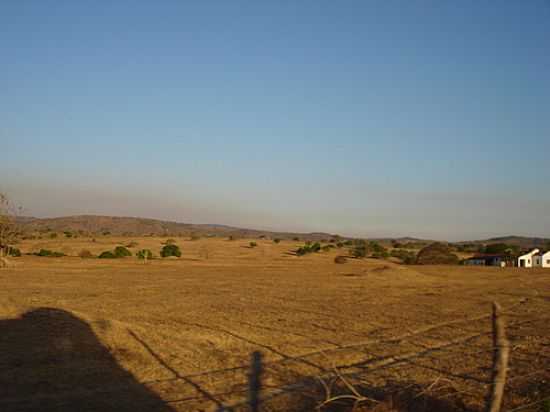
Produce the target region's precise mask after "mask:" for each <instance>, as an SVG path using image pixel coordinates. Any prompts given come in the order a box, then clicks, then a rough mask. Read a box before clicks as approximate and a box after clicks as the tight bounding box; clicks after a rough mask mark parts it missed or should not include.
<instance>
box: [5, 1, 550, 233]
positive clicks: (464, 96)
mask: <svg viewBox="0 0 550 412" xmlns="http://www.w3.org/2000/svg"><path fill="white" fill-rule="evenodd" d="M549 45H550V2H548V1H544V0H540V1H536V0H533V1H528V2H527V1H504V0H503V1H499V2H489V1H460V2H456V1H382V0H380V1H342V2H334V1H299V2H296V1H270V2H267V1H200V2H198V1H197V2H191V1H175V0H174V1H168V0H166V1H160V2H152V1H78V2H75V1H47V0H41V1H25V2H19V1H5V2H2V3H1V4H0V50H1V53H0V91H1V93H0V147H1V148H2V149H1V150H0V175H1V176H2V179H1V180H0V189H1V190H3V191H6V192H8V194H10V195H11V197H13V198H14V200H16V201H17V202H19V203H20V204H22V205H23V206H24V208H25V209H26V211H27V214H31V215H36V216H61V215H67V214H84V213H86V214H88V213H91V214H117V215H131V216H145V217H154V218H161V219H171V220H177V221H184V222H203V223H225V224H232V225H238V226H245V227H259V228H271V229H280V230H300V231H320V230H322V231H331V232H336V233H341V234H347V235H355V236H397V235H403V236H404V235H411V236H423V237H431V238H438V239H450V240H457V239H473V238H478V237H484V236H494V235H504V234H509V233H515V234H523V235H539V236H549V237H550V213H549V211H550V190H549V189H548V187H549V186H548V185H549V182H550V46H549Z"/></svg>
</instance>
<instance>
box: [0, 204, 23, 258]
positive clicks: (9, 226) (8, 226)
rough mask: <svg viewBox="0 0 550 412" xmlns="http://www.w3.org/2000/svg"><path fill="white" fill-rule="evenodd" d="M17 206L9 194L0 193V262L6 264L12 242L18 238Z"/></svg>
mask: <svg viewBox="0 0 550 412" xmlns="http://www.w3.org/2000/svg"><path fill="white" fill-rule="evenodd" d="M18 211H20V208H17V207H16V206H15V205H14V204H13V203H12V202H11V201H10V199H9V198H8V196H7V195H5V194H3V193H0V259H1V262H0V264H6V263H7V259H6V257H7V256H8V255H9V250H10V249H11V246H10V245H11V244H13V242H14V241H15V240H16V238H17V222H16V217H17V212H18Z"/></svg>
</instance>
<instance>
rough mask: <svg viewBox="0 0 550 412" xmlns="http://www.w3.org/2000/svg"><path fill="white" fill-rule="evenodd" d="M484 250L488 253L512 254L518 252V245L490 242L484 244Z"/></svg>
mask: <svg viewBox="0 0 550 412" xmlns="http://www.w3.org/2000/svg"><path fill="white" fill-rule="evenodd" d="M484 252H485V253H488V254H503V255H513V254H515V253H517V252H519V247H518V246H516V245H507V244H506V243H491V244H489V245H487V246H485V250H484Z"/></svg>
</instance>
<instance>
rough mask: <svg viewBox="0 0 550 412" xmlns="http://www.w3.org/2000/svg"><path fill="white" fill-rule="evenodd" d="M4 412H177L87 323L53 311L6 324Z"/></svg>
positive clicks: (0, 329) (0, 334)
mask: <svg viewBox="0 0 550 412" xmlns="http://www.w3.org/2000/svg"><path fill="white" fill-rule="evenodd" d="M0 410H1V411H3V412H15V411H17V412H19V411H67V412H68V411H71V412H72V411H78V412H83V411H113V412H114V411H117V412H120V411H122V412H125V411H128V412H130V411H159V412H170V411H173V409H172V408H170V407H168V406H167V405H166V404H165V403H164V402H163V401H162V399H161V398H160V397H159V396H157V395H156V394H155V393H154V392H152V391H151V390H149V389H148V388H147V387H145V386H143V385H142V384H140V383H139V382H138V381H137V380H136V379H135V378H134V376H133V375H132V374H130V373H129V372H127V371H126V370H124V369H123V368H122V367H121V366H120V365H119V364H118V363H117V361H116V359H115V358H114V357H113V356H112V355H111V353H110V352H109V350H108V349H107V348H106V347H105V346H103V345H102V344H101V342H100V341H99V339H98V338H97V336H96V335H95V334H94V332H93V331H92V329H91V328H90V326H89V325H88V324H87V323H86V322H84V321H83V320H81V319H79V318H78V317H76V316H74V315H72V314H71V313H69V312H66V311H63V310H59V309H51V308H40V309H36V310H33V311H30V312H27V313H25V314H23V315H22V316H21V317H19V318H16V319H7V320H0Z"/></svg>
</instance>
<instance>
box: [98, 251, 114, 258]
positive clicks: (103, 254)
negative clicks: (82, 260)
mask: <svg viewBox="0 0 550 412" xmlns="http://www.w3.org/2000/svg"><path fill="white" fill-rule="evenodd" d="M98 258H99V259H116V258H117V256H116V255H115V254H114V253H113V252H112V251H110V250H106V251H105V252H101V254H100V255H99V256H98Z"/></svg>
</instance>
